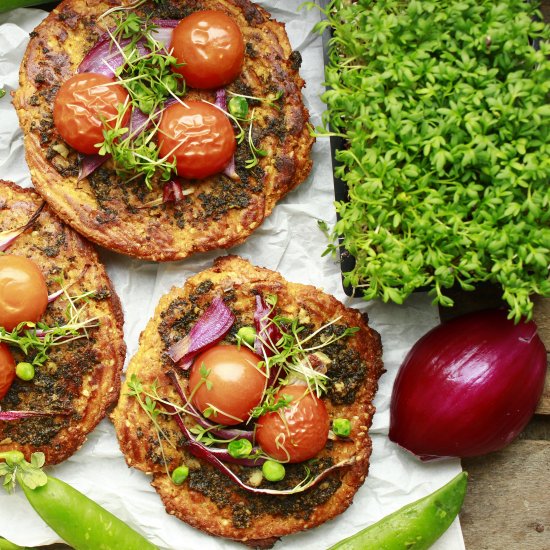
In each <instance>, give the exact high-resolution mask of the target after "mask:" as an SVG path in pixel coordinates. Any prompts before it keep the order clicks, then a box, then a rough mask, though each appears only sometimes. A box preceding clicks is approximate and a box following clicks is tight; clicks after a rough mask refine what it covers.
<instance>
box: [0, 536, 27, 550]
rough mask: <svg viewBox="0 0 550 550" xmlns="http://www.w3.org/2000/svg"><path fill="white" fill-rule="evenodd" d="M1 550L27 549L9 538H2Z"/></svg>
mask: <svg viewBox="0 0 550 550" xmlns="http://www.w3.org/2000/svg"><path fill="white" fill-rule="evenodd" d="M0 550H25V548H24V547H23V546H19V545H17V544H14V543H13V542H10V541H9V540H6V539H3V538H0Z"/></svg>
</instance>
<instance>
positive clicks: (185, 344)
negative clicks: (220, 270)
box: [168, 296, 235, 368]
mask: <svg viewBox="0 0 550 550" xmlns="http://www.w3.org/2000/svg"><path fill="white" fill-rule="evenodd" d="M234 322H235V316H234V315H233V313H232V312H231V310H230V309H229V308H228V307H227V306H226V305H225V303H224V301H223V299H222V298H221V297H220V296H216V298H214V299H213V300H212V303H211V304H210V306H209V307H208V308H207V309H206V310H205V311H204V313H203V314H202V315H201V316H200V317H199V319H198V321H197V322H196V323H195V325H194V326H193V328H192V329H191V330H190V332H189V334H187V335H186V336H184V337H183V338H182V339H181V340H178V341H177V342H176V343H175V344H173V345H172V346H170V348H169V349H168V356H169V357H170V359H172V361H174V363H178V364H179V366H182V367H183V368H189V366H188V365H189V362H190V360H191V359H192V358H193V357H194V356H195V355H196V354H197V353H199V352H200V351H202V350H203V349H205V348H208V347H210V346H211V345H213V344H215V343H216V342H218V341H219V340H221V339H222V338H223V337H224V336H225V334H226V333H227V331H228V330H229V329H230V328H231V326H232V325H233V323H234Z"/></svg>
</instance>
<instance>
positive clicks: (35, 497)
mask: <svg viewBox="0 0 550 550" xmlns="http://www.w3.org/2000/svg"><path fill="white" fill-rule="evenodd" d="M18 481H19V484H20V485H21V487H22V489H23V491H24V493H25V496H26V497H27V500H28V501H29V502H30V504H31V506H32V507H33V508H34V509H35V510H36V512H37V513H38V515H39V516H40V517H42V519H43V520H44V521H45V522H46V523H47V524H48V525H49V526H50V527H51V528H52V529H53V530H54V531H55V532H56V533H57V534H58V535H59V536H60V537H61V538H62V539H63V540H64V541H65V542H66V543H67V544H69V545H70V546H72V547H73V548H74V549H75V550H136V549H138V548H139V550H158V548H157V547H156V546H155V545H154V544H152V543H150V542H149V541H147V540H146V539H145V538H143V537H142V536H141V535H140V534H139V533H137V532H136V531H134V530H133V529H132V528H131V527H128V526H127V525H126V524H125V523H124V522H123V521H121V520H120V519H118V518H117V517H115V516H114V515H113V514H111V513H110V512H108V511H107V510H105V508H103V507H101V506H100V505H99V504H97V503H96V502H94V501H93V500H91V499H89V498H88V497H87V496H85V495H83V494H82V493H81V492H79V491H77V490H76V489H75V488H74V487H71V486H70V485H68V484H67V483H65V482H64V481H61V480H60V479H57V478H54V477H50V476H48V482H47V483H46V484H45V485H43V486H41V487H36V488H35V489H30V488H29V487H27V486H26V485H25V484H24V483H23V482H22V481H21V480H20V479H19V476H18Z"/></svg>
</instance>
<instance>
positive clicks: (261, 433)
mask: <svg viewBox="0 0 550 550" xmlns="http://www.w3.org/2000/svg"><path fill="white" fill-rule="evenodd" d="M284 395H288V396H291V397H292V401H291V402H290V404H289V405H288V406H287V407H284V408H282V409H279V411H275V412H270V413H267V414H265V415H263V416H261V417H260V418H259V419H258V422H257V424H256V441H257V443H258V444H259V445H260V447H261V448H262V449H263V450H264V451H265V452H266V453H267V454H268V455H269V456H271V457H273V458H274V459H276V460H280V461H281V462H303V461H304V460H308V459H310V458H313V457H314V456H315V455H317V453H319V452H320V451H321V450H322V449H323V448H324V447H325V445H326V442H327V439H328V431H329V427H330V419H329V415H328V412H327V409H326V406H325V403H324V402H323V401H322V400H321V399H319V398H318V397H317V396H316V395H315V394H313V393H310V392H309V391H308V388H307V386H302V385H293V386H287V387H284V388H282V389H281V390H279V391H278V392H277V394H276V396H275V399H276V400H277V399H279V398H280V397H282V396H284ZM281 416H284V420H283V419H282V417H281Z"/></svg>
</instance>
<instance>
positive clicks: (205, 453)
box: [185, 439, 355, 495]
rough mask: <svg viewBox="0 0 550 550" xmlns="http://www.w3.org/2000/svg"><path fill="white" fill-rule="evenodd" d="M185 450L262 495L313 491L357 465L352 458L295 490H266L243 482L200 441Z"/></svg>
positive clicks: (190, 444) (189, 443) (189, 444)
mask: <svg viewBox="0 0 550 550" xmlns="http://www.w3.org/2000/svg"><path fill="white" fill-rule="evenodd" d="M185 448H186V449H187V450H188V451H189V452H190V453H191V454H192V455H193V456H195V457H197V458H201V459H203V460H206V462H208V463H209V464H211V465H212V466H214V467H215V468H216V469H217V470H219V471H220V472H222V473H223V474H225V475H226V476H227V477H229V478H231V479H232V480H233V481H234V482H235V483H236V484H237V485H238V486H239V487H241V488H243V489H245V490H246V491H249V492H251V493H256V494H262V495H294V494H296V493H302V492H304V491H307V490H308V489H311V487H313V486H315V485H317V484H318V483H319V482H320V481H321V480H323V479H324V478H325V477H327V476H328V474H330V472H333V471H334V470H337V469H338V468H343V467H345V466H351V465H352V464H354V463H355V457H351V458H349V459H347V460H343V461H341V462H338V464H334V466H331V467H330V468H327V469H326V470H323V471H322V472H321V473H320V474H319V475H317V476H316V477H314V478H313V479H311V480H310V481H308V482H307V483H304V484H303V485H299V486H297V487H294V488H293V489H283V490H280V489H279V490H277V489H264V488H259V487H252V486H250V485H247V484H246V483H244V482H243V481H242V480H241V478H240V477H239V476H238V475H237V474H236V473H235V472H233V470H231V469H230V468H229V467H228V466H226V465H225V464H224V463H223V462H222V461H221V460H220V459H219V458H218V457H217V456H216V455H215V454H214V453H212V452H211V449H209V448H207V447H205V446H204V445H201V444H200V443H199V442H198V441H195V440H194V439H190V440H188V441H186V443H185ZM235 460H238V459H235Z"/></svg>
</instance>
